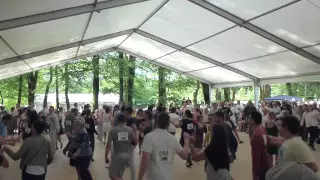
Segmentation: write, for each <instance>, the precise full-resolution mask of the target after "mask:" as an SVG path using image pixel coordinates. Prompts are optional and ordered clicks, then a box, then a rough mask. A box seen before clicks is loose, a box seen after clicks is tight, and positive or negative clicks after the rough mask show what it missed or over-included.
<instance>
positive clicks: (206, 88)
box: [201, 83, 210, 105]
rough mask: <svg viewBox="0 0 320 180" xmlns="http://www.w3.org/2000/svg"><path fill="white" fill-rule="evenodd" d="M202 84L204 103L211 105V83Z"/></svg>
mask: <svg viewBox="0 0 320 180" xmlns="http://www.w3.org/2000/svg"><path fill="white" fill-rule="evenodd" d="M201 85H202V92H203V97H204V103H205V104H207V105H210V89H209V84H206V83H201Z"/></svg>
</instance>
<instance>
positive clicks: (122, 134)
mask: <svg viewBox="0 0 320 180" xmlns="http://www.w3.org/2000/svg"><path fill="white" fill-rule="evenodd" d="M128 139H129V138H128V132H118V141H128Z"/></svg>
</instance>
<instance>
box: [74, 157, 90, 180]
mask: <svg viewBox="0 0 320 180" xmlns="http://www.w3.org/2000/svg"><path fill="white" fill-rule="evenodd" d="M90 161H91V157H78V162H79V164H77V165H75V168H76V170H77V173H78V176H79V179H81V180H92V176H91V173H90V171H89V165H90Z"/></svg>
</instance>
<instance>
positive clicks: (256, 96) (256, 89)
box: [253, 82, 260, 109]
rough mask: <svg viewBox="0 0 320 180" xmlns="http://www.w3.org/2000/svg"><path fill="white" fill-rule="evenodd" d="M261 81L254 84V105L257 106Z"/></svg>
mask: <svg viewBox="0 0 320 180" xmlns="http://www.w3.org/2000/svg"><path fill="white" fill-rule="evenodd" d="M259 89H260V86H259V82H254V85H253V90H254V105H255V106H256V108H257V109H258V108H259Z"/></svg>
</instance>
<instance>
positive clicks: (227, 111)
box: [219, 107, 232, 116]
mask: <svg viewBox="0 0 320 180" xmlns="http://www.w3.org/2000/svg"><path fill="white" fill-rule="evenodd" d="M219 111H223V112H224V113H225V114H228V115H229V116H230V115H231V113H232V112H231V109H230V108H228V107H223V108H221V109H219Z"/></svg>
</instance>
